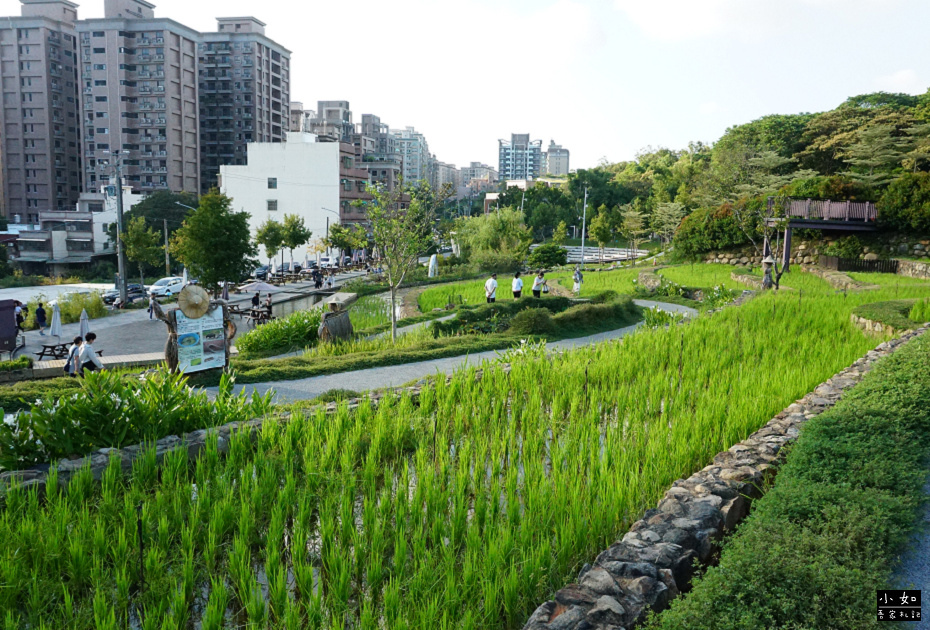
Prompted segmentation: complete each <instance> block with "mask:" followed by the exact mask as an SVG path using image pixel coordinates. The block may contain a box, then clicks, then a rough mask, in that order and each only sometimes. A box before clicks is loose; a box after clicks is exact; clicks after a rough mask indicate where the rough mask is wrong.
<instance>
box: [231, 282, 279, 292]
mask: <svg viewBox="0 0 930 630" xmlns="http://www.w3.org/2000/svg"><path fill="white" fill-rule="evenodd" d="M239 288H240V289H241V290H242V292H243V293H252V292H253V291H257V292H259V293H276V292H278V291H282V290H283V289H280V288H278V287H276V286H274V285H273V284H268V283H267V282H250V283H249V284H247V285H245V286H242V287H239Z"/></svg>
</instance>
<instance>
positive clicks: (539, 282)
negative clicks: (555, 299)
mask: <svg viewBox="0 0 930 630" xmlns="http://www.w3.org/2000/svg"><path fill="white" fill-rule="evenodd" d="M543 288H545V289H547V290H548V288H549V287H548V286H546V277H545V274H544V273H543V272H542V271H540V272H539V273H538V274H536V277H535V278H533V297H534V298H538V297H539V296H540V294H541V293H542V292H543Z"/></svg>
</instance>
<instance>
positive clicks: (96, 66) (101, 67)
mask: <svg viewBox="0 0 930 630" xmlns="http://www.w3.org/2000/svg"><path fill="white" fill-rule="evenodd" d="M106 69H107V64H105V63H95V64H94V70H106Z"/></svg>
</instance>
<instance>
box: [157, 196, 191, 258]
mask: <svg viewBox="0 0 930 630" xmlns="http://www.w3.org/2000/svg"><path fill="white" fill-rule="evenodd" d="M174 203H176V204H177V205H179V206H181V207H182V208H187V209H188V210H193V211H196V210H197V208H191V207H190V206H188V205H187V204H183V203H181V202H180V201H175V202H174ZM164 221H165V275H168V276H170V275H171V260H170V259H169V258H168V219H165V220H164Z"/></svg>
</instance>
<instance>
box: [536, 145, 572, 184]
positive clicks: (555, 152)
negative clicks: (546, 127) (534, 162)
mask: <svg viewBox="0 0 930 630" xmlns="http://www.w3.org/2000/svg"><path fill="white" fill-rule="evenodd" d="M542 155H543V168H541V169H540V174H542V175H545V174H549V175H555V176H562V175H568V158H569V151H568V149H566V148H564V147H563V146H562V145H561V144H556V143H555V140H550V141H549V149H548V150H547V151H546V152H545V153H543V154H542Z"/></svg>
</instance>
